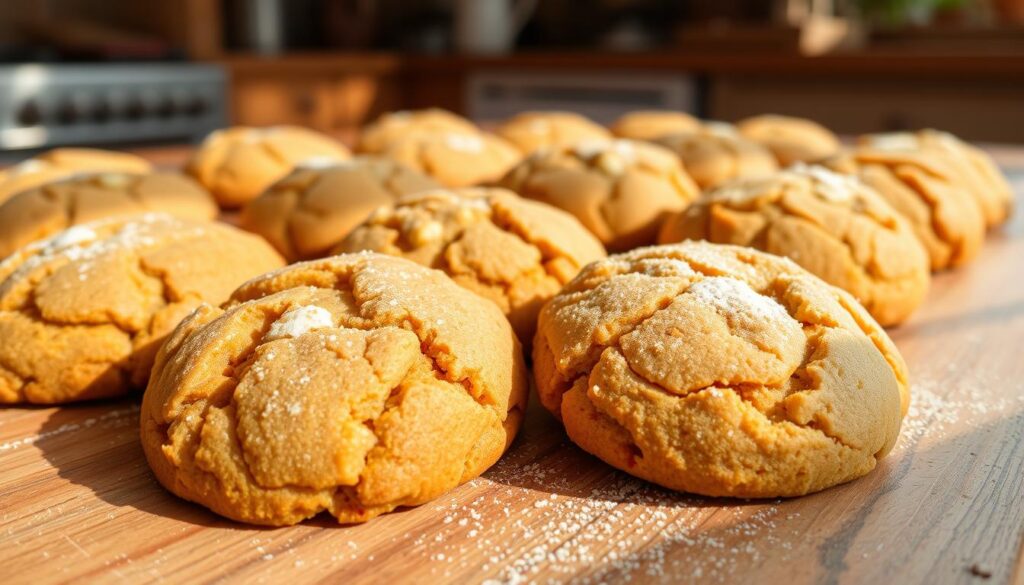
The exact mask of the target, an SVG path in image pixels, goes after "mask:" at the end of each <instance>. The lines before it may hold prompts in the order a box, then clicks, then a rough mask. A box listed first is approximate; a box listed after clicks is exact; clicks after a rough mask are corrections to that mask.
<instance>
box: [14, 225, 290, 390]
mask: <svg viewBox="0 0 1024 585" xmlns="http://www.w3.org/2000/svg"><path fill="white" fill-rule="evenodd" d="M282 264H283V260H282V259H281V257H280V256H279V255H278V254H277V253H276V252H275V251H274V250H273V248H271V247H270V246H269V245H268V244H267V243H266V242H264V241H263V240H262V239H260V238H259V237H257V236H254V235H251V234H248V233H246V232H243V231H241V230H238V229H235V228H233V227H231V226H228V225H224V224H217V223H212V222H202V223H200V222H190V221H186V220H181V219H175V218H173V217H171V216H168V215H161V214H148V215H143V216H133V217H130V218H118V219H112V220H103V221H99V222H93V223H88V224H83V225H78V226H74V227H72V228H69V229H67V230H65V231H63V232H59V233H57V234H56V235H55V236H53V237H51V238H49V239H46V240H41V241H39V242H35V243H32V244H29V245H28V246H25V247H24V248H21V249H20V250H18V251H17V252H15V253H14V254H12V255H11V256H9V257H8V258H7V259H6V260H4V261H3V262H2V263H0V402H3V403H21V402H31V403H38V404H56V403H63V402H71V401H76V400H87V399H94V398H102V397H108V396H118V395H122V394H126V393H128V392H130V391H132V390H136V389H141V388H143V387H144V386H145V385H146V381H147V380H148V378H149V371H150V366H151V365H152V363H153V356H154V355H155V354H156V351H157V349H158V347H159V345H160V344H161V343H162V342H163V340H164V338H165V336H166V335H167V334H168V333H170V332H171V330H173V329H174V327H175V326H176V325H177V324H178V322H179V321H180V320H181V319H183V318H184V317H185V316H186V315H188V314H189V313H190V312H191V311H192V310H193V309H194V308H195V307H197V306H198V305H200V304H202V303H204V302H212V303H219V302H222V301H223V300H225V299H226V298H227V297H228V295H230V294H231V291H232V290H233V289H234V288H235V287H237V286H238V285H239V284H241V283H242V282H244V281H245V280H246V279H247V278H251V277H253V276H256V275H258V274H261V273H263V272H266V271H268V270H272V269H274V268H278V267H280V266H281V265H282Z"/></svg>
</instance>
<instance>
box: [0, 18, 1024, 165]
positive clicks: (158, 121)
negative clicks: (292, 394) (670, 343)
mask: <svg viewBox="0 0 1024 585" xmlns="http://www.w3.org/2000/svg"><path fill="white" fill-rule="evenodd" d="M426 106H439V107H444V108H448V109H451V110H454V111H456V112H460V113H463V114H466V115H468V116H470V117H473V118H475V119H477V120H480V121H485V122H486V121H488V120H497V119H500V118H504V117H506V116H508V115H510V114H512V113H515V112H518V111H521V110H528V109H568V110H574V111H577V112H580V113H582V114H585V115H588V116H591V117H593V118H595V119H597V120H598V121H604V122H607V121H610V120H612V119H614V118H615V117H617V116H618V115H619V114H621V113H623V112H625V111H628V110H635V109H646V108H668V109H679V110H685V111H688V112H691V113H694V114H697V115H700V116H702V117H705V118H712V119H721V120H734V119H736V118H740V117H744V116H747V115H752V114H758V113H763V112H773V113H781V114H793V115H799V116H804V117H809V118H813V119H815V120H817V121H819V122H821V123H823V124H825V125H827V126H829V127H831V128H832V129H834V130H836V131H837V132H840V133H847V134H856V133H862V132H871V131H882V130H898V129H905V128H919V127H929V126H931V127H939V128H942V129H945V130H949V131H951V132H954V133H956V134H958V135H960V136H962V137H964V138H967V139H970V140H976V141H990V142H1024V0H777V1H774V2H773V1H769V0H713V1H710V0H709V1H698V0H692V1H680V0H677V1H671V0H601V1H593V2H583V1H574V0H543V1H541V0H149V1H140V0H0V155H2V153H7V154H13V153H20V154H22V155H23V154H24V153H26V152H29V151H31V150H35V149H41V148H45V147H49V146H54V145H58V144H60V145H66V144H88V145H100V146H102V145H116V144H121V145H124V144H162V143H167V144H181V143H185V142H192V141H196V140H198V139H199V138H201V137H202V136H203V135H204V134H206V132H208V131H209V130H211V129H213V128H216V127H220V126H223V125H226V124H228V123H233V124H251V125H267V124H299V125H303V126H309V127H312V128H316V129H319V130H322V131H325V132H329V133H332V134H336V135H340V136H345V135H351V134H352V133H354V132H355V131H356V129H358V127H359V126H360V125H362V124H364V123H365V122H367V121H368V120H370V119H372V118H373V117H375V116H376V115H377V114H379V113H381V112H383V111H387V110H395V109H407V108H419V107H426Z"/></svg>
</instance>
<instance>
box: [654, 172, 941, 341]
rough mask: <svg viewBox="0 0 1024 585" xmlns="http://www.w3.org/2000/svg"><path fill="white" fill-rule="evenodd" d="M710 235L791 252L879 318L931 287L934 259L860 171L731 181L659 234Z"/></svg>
mask: <svg viewBox="0 0 1024 585" xmlns="http://www.w3.org/2000/svg"><path fill="white" fill-rule="evenodd" d="M683 240H707V241H710V242H714V243H719V244H735V245H739V246H750V247H753V248H757V249H759V250H763V251H765V252H769V253H771V254H776V255H779V256H786V257H788V258H790V259H791V260H793V261H794V262H796V263H797V264H799V265H800V266H802V267H804V268H806V269H807V270H809V271H810V272H812V273H813V274H815V275H817V276H818V277H820V278H822V279H823V280H825V281H826V282H828V283H829V284H833V285H835V286H838V287H839V288H842V289H844V290H846V291H847V292H849V293H850V294H852V295H853V296H854V297H856V298H857V300H858V301H860V302H861V304H863V305H864V307H865V308H866V309H867V310H868V312H870V313H871V315H872V316H873V317H874V318H875V319H876V320H877V321H878V322H879V323H881V324H882V325H894V324H896V323H899V322H901V321H903V320H904V319H906V318H907V317H908V316H909V315H910V313H911V312H913V311H914V309H916V308H917V307H918V306H919V305H920V304H921V303H922V302H923V301H924V298H925V295H926V293H927V291H928V283H929V280H930V275H929V267H930V265H929V261H928V255H927V253H926V252H925V251H924V248H923V247H922V246H921V244H920V243H919V242H918V240H917V237H916V236H915V235H914V232H913V231H912V230H911V228H910V225H909V224H908V223H907V222H906V220H905V219H903V217H902V216H900V215H899V214H898V213H896V211H895V210H894V209H892V207H891V206H890V205H889V204H888V203H886V201H885V200H884V199H882V197H881V195H879V194H878V193H876V192H875V191H874V189H872V188H870V187H868V186H867V185H865V184H863V183H861V182H860V181H859V180H858V179H857V178H856V177H851V176H847V175H839V174H837V173H834V172H832V171H829V170H828V169H826V168H824V167H820V166H804V165H796V166H793V167H790V168H789V169H787V170H785V171H781V172H779V173H777V174H775V175H772V176H771V177H766V178H758V179H744V180H738V181H733V182H730V183H727V184H725V185H723V186H721V187H719V188H718V189H715V190H712V191H709V192H706V193H704V194H703V195H702V196H701V197H700V198H698V199H697V201H695V202H694V203H693V204H691V205H690V207H688V208H686V210H685V211H683V212H681V213H679V214H677V215H675V216H673V217H671V218H669V220H668V221H666V222H665V224H664V225H663V226H662V229H661V233H660V234H659V238H658V241H659V242H660V243H662V244H670V243H675V242H680V241H683Z"/></svg>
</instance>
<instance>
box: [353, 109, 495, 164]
mask: <svg viewBox="0 0 1024 585" xmlns="http://www.w3.org/2000/svg"><path fill="white" fill-rule="evenodd" d="M479 131H480V129H479V128H477V126H476V124H474V123H472V122H470V121H469V120H467V119H466V118H463V117H462V116H459V115H457V114H453V113H452V112H449V111H448V110H442V109H440V108H426V109H422V110H403V111H398V112H389V113H387V114H383V115H382V116H380V117H379V118H377V119H376V120H374V121H373V122H371V123H370V124H369V125H367V126H366V128H364V129H363V131H362V133H361V134H360V135H359V142H358V144H357V145H356V152H359V153H362V154H378V155H382V154H384V153H385V152H387V151H388V149H389V148H391V146H392V145H393V144H394V143H396V142H398V141H399V140H401V139H402V138H405V137H406V136H408V135H410V134H418V133H427V134H448V133H452V134H476V133H477V132H479Z"/></svg>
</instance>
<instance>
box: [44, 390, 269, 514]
mask: <svg viewBox="0 0 1024 585" xmlns="http://www.w3.org/2000/svg"><path fill="white" fill-rule="evenodd" d="M140 401H141V398H131V399H116V400H103V401H97V402H89V403H82V404H71V405H65V406H62V407H60V408H57V409H54V411H53V412H52V413H51V414H50V416H49V417H48V418H47V420H46V422H44V423H43V425H42V426H41V427H40V429H39V433H38V435H37V438H36V440H35V441H34V443H33V445H34V446H35V447H36V448H37V449H39V451H40V452H41V453H42V455H43V457H44V458H45V459H46V460H47V461H48V462H49V463H50V464H51V465H52V466H53V467H54V468H55V469H56V471H57V474H58V475H59V476H60V477H61V478H62V479H64V480H66V481H68V482H71V483H72V484H75V485H80V486H83V487H86V488H88V489H90V490H91V491H92V492H93V493H94V494H95V495H96V497H97V498H99V499H100V500H102V501H104V502H106V503H108V504H110V505H112V506H116V507H118V508H125V507H127V508H135V509H136V510H139V511H141V512H144V513H147V514H153V515H156V516H162V517H166V518H173V519H175V520H179V521H182V522H187V523H189V524H195V525H198V526H205V527H225V528H235V529H252V530H265V529H266V528H264V527H259V526H249V525H246V524H241V523H236V522H232V521H230V520H227V519H223V518H221V517H219V516H217V515H215V514H214V513H212V512H210V511H208V510H206V509H205V508H203V507H201V506H198V505H196V504H193V503H191V502H188V501H185V500H182V499H180V498H178V497H177V496H175V495H173V494H171V493H170V492H169V491H167V490H166V489H164V487H163V486H161V485H160V484H159V483H158V482H157V480H156V477H155V476H154V475H153V472H152V471H151V470H150V468H149V464H148V463H147V462H146V456H145V455H144V454H143V452H142V445H141V443H140V441H139V403H140Z"/></svg>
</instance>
